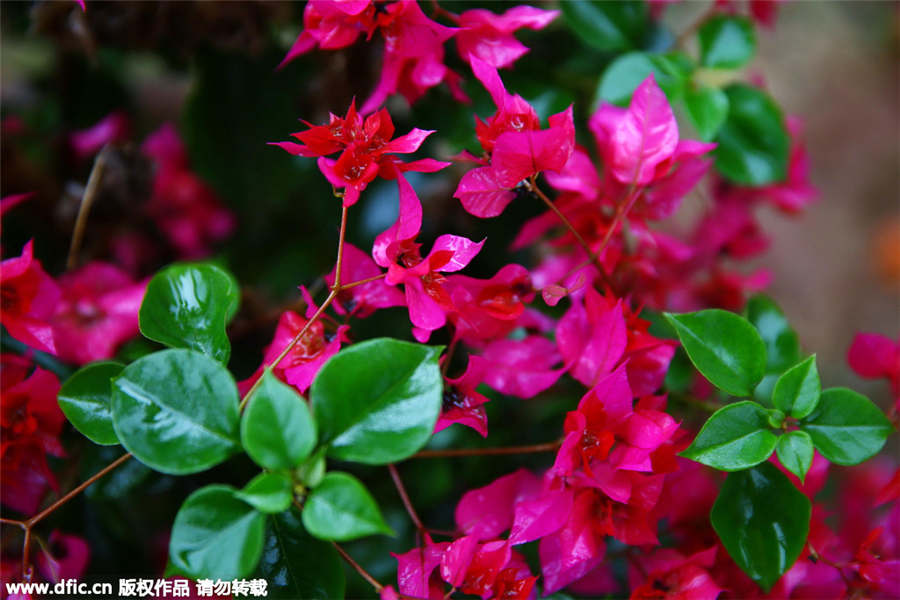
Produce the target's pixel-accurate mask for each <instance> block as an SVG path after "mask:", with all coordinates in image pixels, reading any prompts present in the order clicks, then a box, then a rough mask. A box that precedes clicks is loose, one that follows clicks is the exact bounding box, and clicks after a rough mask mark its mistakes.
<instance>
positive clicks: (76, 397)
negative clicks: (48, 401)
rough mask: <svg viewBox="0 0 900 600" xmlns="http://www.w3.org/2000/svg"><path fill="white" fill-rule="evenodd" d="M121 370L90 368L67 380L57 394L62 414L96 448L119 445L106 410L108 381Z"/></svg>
mask: <svg viewBox="0 0 900 600" xmlns="http://www.w3.org/2000/svg"><path fill="white" fill-rule="evenodd" d="M124 368H125V365H123V364H122V363H117V362H96V363H92V364H89V365H87V366H86V367H84V368H82V369H80V370H79V371H78V372H77V373H75V374H74V375H72V376H71V377H69V378H68V379H67V380H66V382H65V383H64V384H63V386H62V388H61V389H60V390H59V397H58V398H59V407H60V408H61V409H62V411H63V414H64V415H66V418H67V419H68V420H69V422H70V423H71V424H72V425H73V426H74V427H75V429H77V430H78V431H80V432H81V433H82V434H83V435H84V436H85V437H86V438H88V439H89V440H91V441H92V442H94V443H95V444H100V445H103V446H111V445H113V444H118V443H119V438H118V437H116V432H115V429H113V424H112V413H111V412H110V408H109V403H110V396H111V395H112V384H111V383H110V380H111V379H112V378H113V377H116V376H117V375H118V374H119V373H121V372H122V369H124Z"/></svg>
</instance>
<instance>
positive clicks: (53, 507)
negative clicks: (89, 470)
mask: <svg viewBox="0 0 900 600" xmlns="http://www.w3.org/2000/svg"><path fill="white" fill-rule="evenodd" d="M129 458H131V453H130V452H129V453H127V454H123V455H122V456H120V457H119V458H117V459H116V460H114V461H112V462H111V463H109V464H108V465H106V466H105V467H103V468H102V469H100V470H99V471H97V472H96V473H94V474H93V475H91V476H90V477H89V478H88V479H86V480H85V481H83V482H81V483H80V484H79V485H78V486H77V487H76V488H74V489H73V490H72V491H70V492H69V493H68V494H66V495H65V496H63V497H62V498H60V499H59V500H57V501H56V502H54V503H53V504H51V505H50V506H48V507H47V508H45V509H44V510H42V511H41V512H39V513H38V514H36V515H35V516H33V517H31V518H30V519H28V520H27V521H25V526H26V527H28V528H31V527H34V526H35V525H37V524H38V523H40V522H41V521H42V520H44V518H45V517H47V516H48V515H49V514H50V513H52V512H53V511H55V510H56V509H57V508H59V507H60V506H62V505H63V504H65V503H66V502H68V501H69V500H71V499H72V498H74V497H75V496H77V495H78V494H80V493H81V492H83V491H84V490H85V488H87V487H88V486H90V485H91V484H92V483H94V482H95V481H97V480H98V479H100V478H102V477H103V476H104V475H106V474H107V473H110V472H111V471H113V470H115V469H116V467H118V466H119V465H121V464H123V463H124V462H125V461H127V460H128V459H129Z"/></svg>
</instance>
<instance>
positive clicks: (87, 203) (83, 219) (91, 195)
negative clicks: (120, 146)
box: [66, 146, 109, 270]
mask: <svg viewBox="0 0 900 600" xmlns="http://www.w3.org/2000/svg"><path fill="white" fill-rule="evenodd" d="M108 154H109V146H104V147H103V149H102V150H101V151H100V154H98V155H97V158H96V159H95V160H94V166H93V168H92V169H91V174H90V176H89V177H88V181H87V185H86V186H85V188H84V194H82V196H81V204H80V205H79V206H78V216H77V217H76V218H75V228H74V229H73V230H72V241H71V243H70V244H69V256H68V257H67V258H66V270H71V269H73V268H75V264H76V263H77V262H78V252H79V250H81V241H82V240H83V239H84V230H85V228H86V227H87V219H88V214H89V213H90V212H91V207H92V206H93V204H94V200H95V199H96V198H97V191H98V190H99V189H100V182H101V181H102V180H103V171H104V170H105V169H106V161H107V155H108Z"/></svg>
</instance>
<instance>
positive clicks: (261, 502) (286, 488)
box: [235, 473, 294, 514]
mask: <svg viewBox="0 0 900 600" xmlns="http://www.w3.org/2000/svg"><path fill="white" fill-rule="evenodd" d="M235 497H237V498H240V499H241V500H243V501H244V502H246V503H247V504H249V505H250V506H252V507H253V508H255V509H256V510H258V511H260V512H264V513H268V514H277V513H280V512H283V511H286V510H287V509H288V508H290V506H291V500H293V497H294V495H293V490H292V486H291V480H290V479H289V478H288V477H286V476H285V475H282V474H281V473H260V474H259V475H257V476H256V477H254V478H253V479H251V480H250V483H248V484H247V485H245V486H244V489H242V490H241V491H239V492H237V493H236V494H235Z"/></svg>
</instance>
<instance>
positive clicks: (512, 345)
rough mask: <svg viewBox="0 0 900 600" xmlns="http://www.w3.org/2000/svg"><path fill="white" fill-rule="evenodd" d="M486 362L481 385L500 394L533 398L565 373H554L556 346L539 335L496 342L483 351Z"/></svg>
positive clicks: (558, 360)
mask: <svg viewBox="0 0 900 600" xmlns="http://www.w3.org/2000/svg"><path fill="white" fill-rule="evenodd" d="M482 357H483V358H484V362H485V377H484V382H485V383H487V384H488V385H489V386H491V387H492V388H494V389H495V390H497V391H498V392H501V393H503V394H509V395H510V396H516V397H518V398H533V397H535V396H536V395H538V394H539V393H541V392H543V391H544V390H546V389H547V388H549V387H550V386H552V385H553V384H554V383H556V381H557V380H558V379H559V378H560V376H562V374H563V373H565V372H566V369H565V368H564V367H563V368H559V369H554V368H553V365H555V364H557V363H558V362H560V356H559V354H558V353H557V350H556V344H554V343H553V341H552V340H549V339H547V338H545V337H543V336H541V335H529V336H527V337H525V338H524V339H521V340H509V339H506V340H496V341H493V342H491V343H489V344H488V345H487V346H485V347H484V349H483V351H482Z"/></svg>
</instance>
